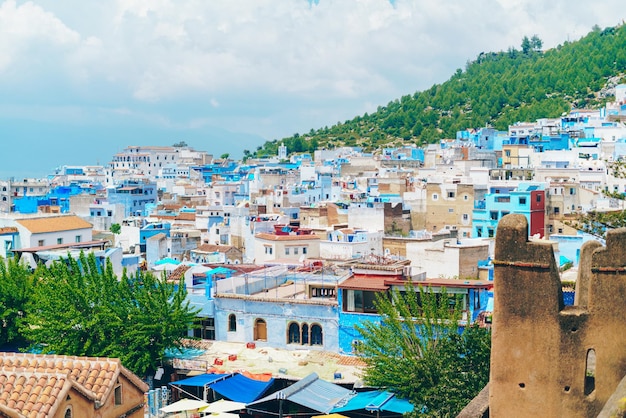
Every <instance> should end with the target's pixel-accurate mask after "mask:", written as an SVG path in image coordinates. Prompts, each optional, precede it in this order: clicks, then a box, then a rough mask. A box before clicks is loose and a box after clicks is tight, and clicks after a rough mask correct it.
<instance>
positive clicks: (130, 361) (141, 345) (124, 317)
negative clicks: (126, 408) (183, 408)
mask: <svg viewBox="0 0 626 418" xmlns="http://www.w3.org/2000/svg"><path fill="white" fill-rule="evenodd" d="M38 273H39V274H38V276H37V277H40V279H39V280H38V282H37V283H36V285H35V287H34V289H35V290H34V292H33V297H32V299H31V301H30V303H29V305H28V306H29V310H28V311H27V316H26V321H25V326H23V327H22V329H21V331H22V332H23V333H24V335H25V336H26V337H27V338H28V339H29V341H31V342H32V343H33V344H34V345H38V346H41V347H42V349H43V352H44V353H50V352H54V353H57V354H66V355H79V356H106V357H118V358H120V359H121V360H122V362H123V363H124V365H125V366H126V367H128V368H129V369H130V370H132V371H133V372H135V373H136V374H138V375H139V376H142V375H145V374H147V373H150V372H153V371H154V370H156V368H157V367H158V366H159V365H160V364H161V361H162V359H163V356H164V354H165V350H166V349H167V348H172V347H178V346H180V342H181V338H182V337H183V336H184V333H185V331H186V330H187V329H188V328H189V327H190V326H191V323H192V322H193V319H194V318H195V314H196V312H195V311H194V310H193V309H192V308H191V307H190V305H189V302H188V301H187V300H186V289H185V286H184V285H182V284H180V283H179V285H178V286H176V285H175V284H173V283H168V282H167V280H166V279H165V276H164V275H163V276H161V277H156V276H154V275H153V274H151V273H146V272H141V271H139V272H138V273H137V275H135V276H133V277H128V276H127V275H126V273H125V272H124V274H123V275H122V277H121V279H119V280H118V278H117V277H116V276H115V274H114V273H113V268H112V265H111V263H110V262H109V261H107V263H106V264H105V265H104V266H98V264H97V262H96V258H95V256H94V255H93V254H89V255H88V256H85V255H84V254H81V255H80V257H79V258H78V259H73V258H72V257H68V258H67V260H63V261H59V262H55V263H54V264H53V265H52V266H50V267H49V268H43V269H41V270H40V271H39V272H38Z"/></svg>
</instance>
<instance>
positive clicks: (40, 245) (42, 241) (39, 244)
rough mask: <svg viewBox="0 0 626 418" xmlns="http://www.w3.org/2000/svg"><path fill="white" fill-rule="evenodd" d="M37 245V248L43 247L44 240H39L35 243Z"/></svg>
mask: <svg viewBox="0 0 626 418" xmlns="http://www.w3.org/2000/svg"><path fill="white" fill-rule="evenodd" d="M37 245H38V246H39V247H43V245H44V240H42V239H40V240H39V241H37Z"/></svg>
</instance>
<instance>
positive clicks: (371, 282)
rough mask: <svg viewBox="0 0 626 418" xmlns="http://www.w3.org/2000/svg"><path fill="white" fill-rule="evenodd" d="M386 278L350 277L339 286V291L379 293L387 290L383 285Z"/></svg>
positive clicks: (387, 286) (385, 285)
mask: <svg viewBox="0 0 626 418" xmlns="http://www.w3.org/2000/svg"><path fill="white" fill-rule="evenodd" d="M386 281H387V278H386V277H384V276H372V277H366V276H352V277H350V278H348V279H346V280H344V281H343V282H341V283H340V284H339V287H340V288H341V289H360V290H372V291H381V290H387V289H389V285H388V284H387V283H385V282H386Z"/></svg>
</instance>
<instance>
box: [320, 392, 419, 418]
mask: <svg viewBox="0 0 626 418" xmlns="http://www.w3.org/2000/svg"><path fill="white" fill-rule="evenodd" d="M360 409H364V410H366V411H387V412H393V413H396V414H405V413H407V412H411V411H413V405H412V404H411V403H410V402H409V401H407V400H404V399H398V398H396V395H395V394H393V393H391V392H386V391H379V390H373V391H370V392H360V393H357V394H356V395H355V396H354V397H352V398H350V399H349V400H348V402H347V403H346V404H345V405H343V406H340V407H337V408H334V409H333V410H332V411H331V412H346V411H357V410H360Z"/></svg>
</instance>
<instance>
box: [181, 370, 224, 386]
mask: <svg viewBox="0 0 626 418" xmlns="http://www.w3.org/2000/svg"><path fill="white" fill-rule="evenodd" d="M230 375H231V373H227V374H218V373H205V374H200V375H198V376H194V377H190V378H188V379H183V380H177V381H176V382H172V383H170V385H174V386H199V387H203V386H206V385H210V384H211V383H214V382H216V381H219V380H223V379H224V378H226V377H228V376H230Z"/></svg>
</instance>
